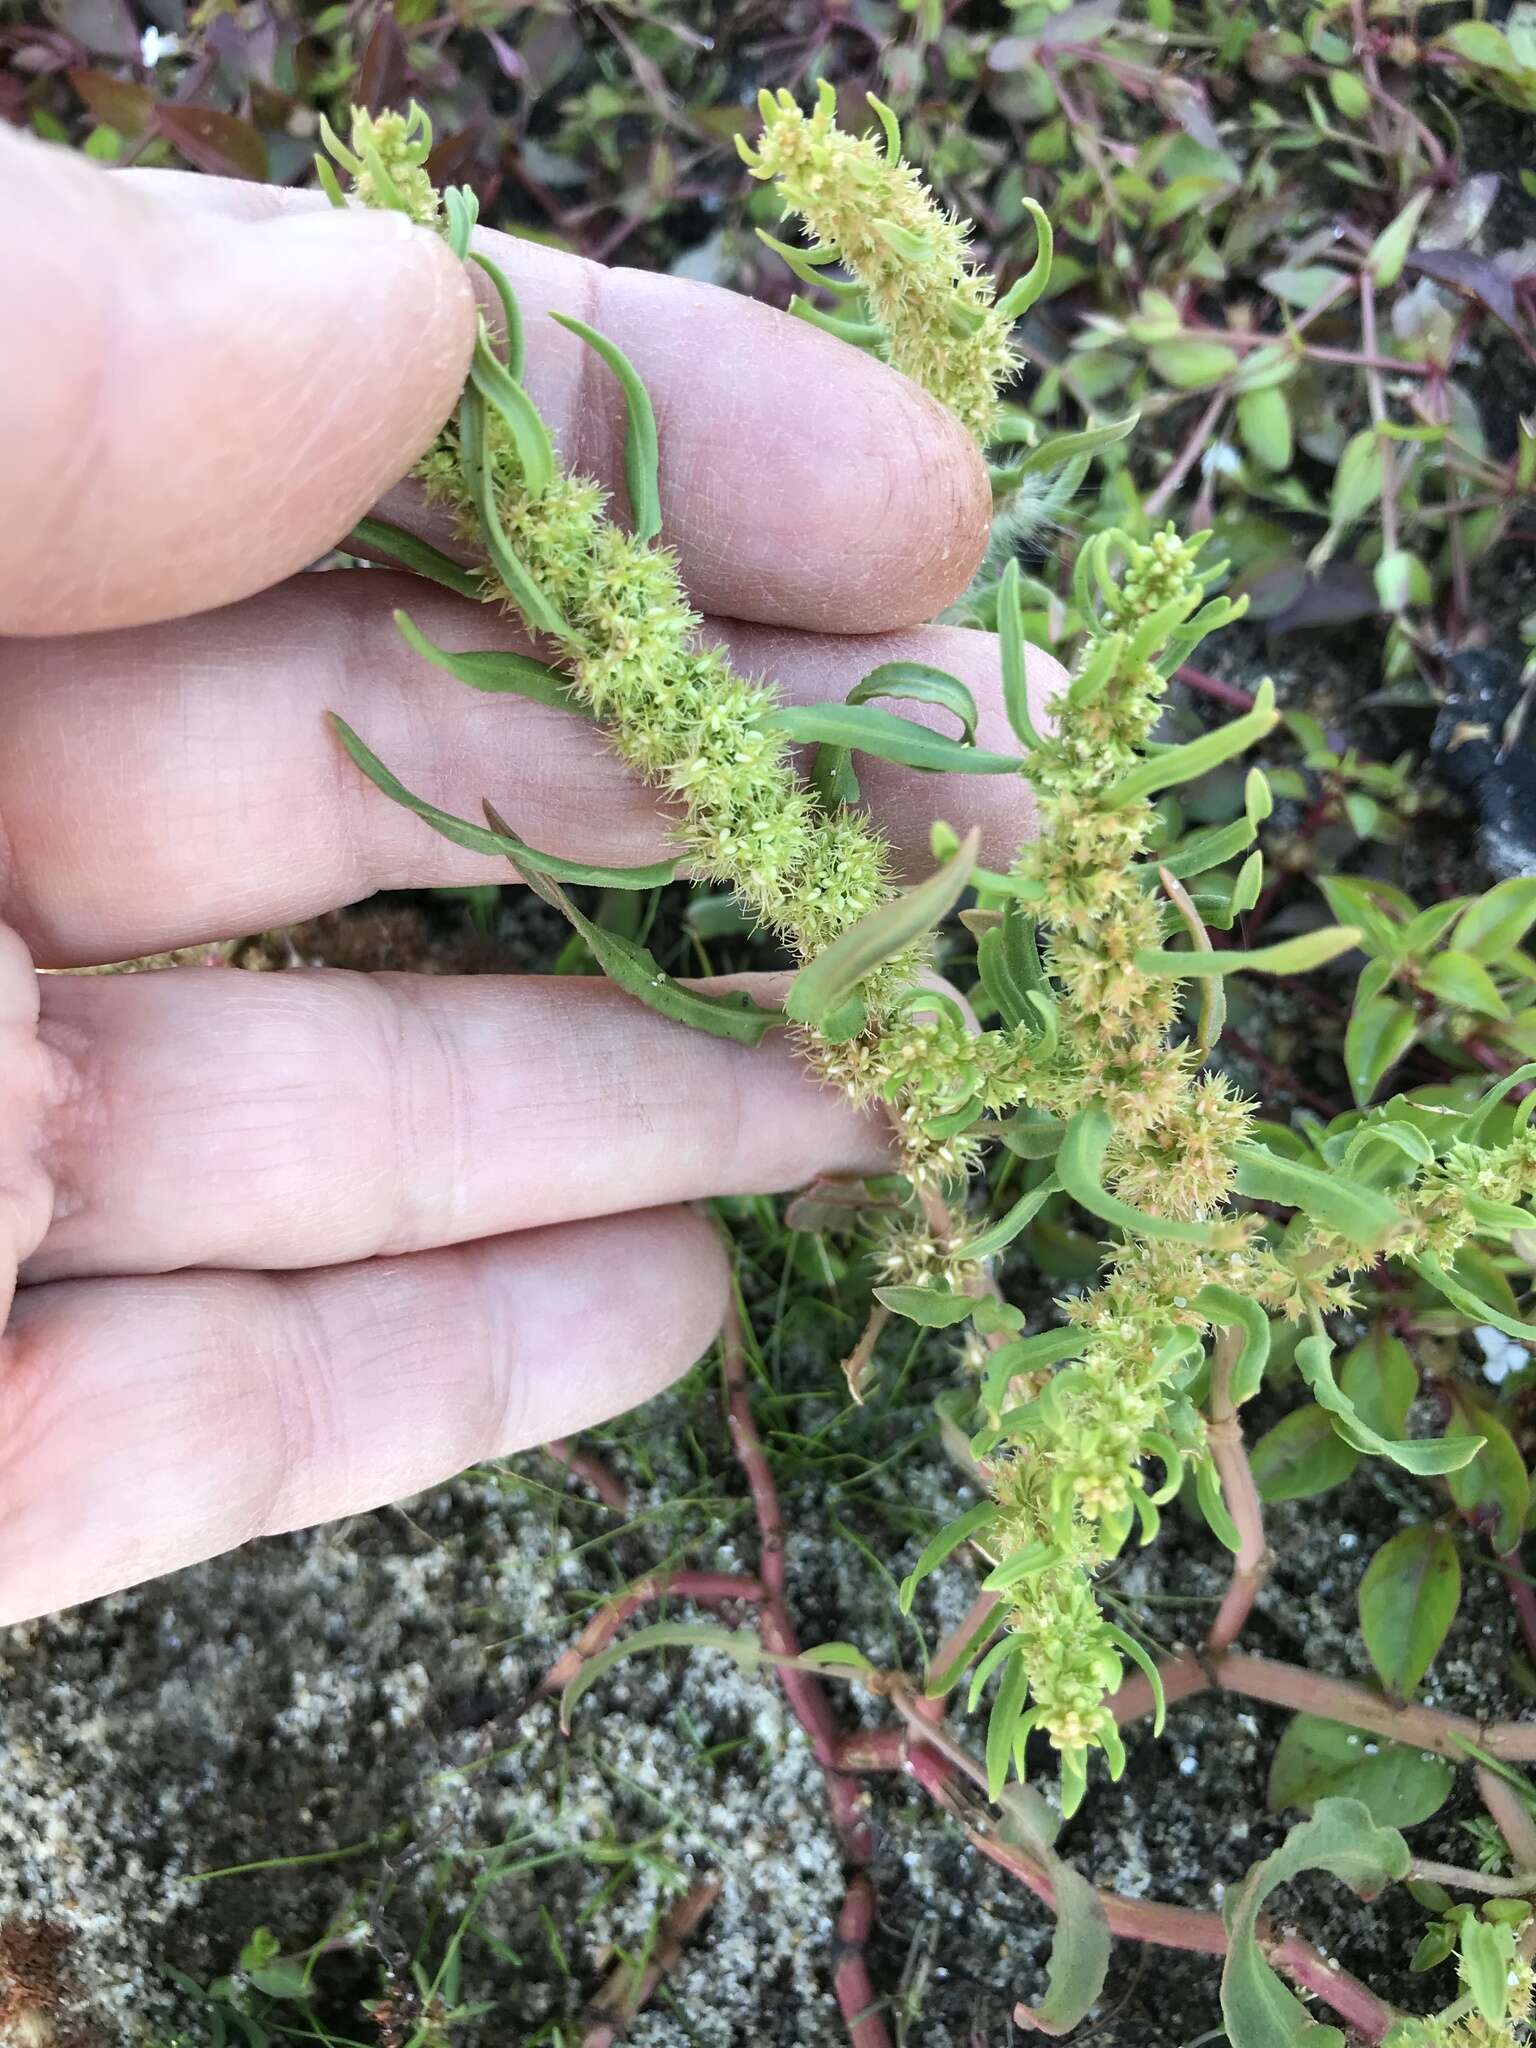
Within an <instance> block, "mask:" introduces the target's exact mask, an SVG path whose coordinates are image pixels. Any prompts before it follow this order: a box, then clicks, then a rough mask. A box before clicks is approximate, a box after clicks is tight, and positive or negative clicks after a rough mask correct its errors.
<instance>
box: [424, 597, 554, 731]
mask: <svg viewBox="0 0 1536 2048" xmlns="http://www.w3.org/2000/svg"><path fill="white" fill-rule="evenodd" d="M395 626H396V628H397V630H398V631H399V634H400V637H401V639H402V640H403V641H404V642H405V644H406V646H407V647H412V648H414V649H415V650H416V652H417V653H418V654H419V655H421V656H423V657H424V659H426V660H427V661H430V662H431V663H432V664H433V666H434V667H435V668H440V669H444V670H446V672H447V673H448V674H449V675H451V676H453V677H455V678H456V679H457V680H458V681H459V682H461V683H467V684H468V685H469V687H470V689H472V690H484V691H487V692H488V693H490V694H491V695H496V696H503V695H504V696H511V697H526V698H528V699H529V701H530V702H532V703H534V704H548V705H550V706H552V707H553V709H555V710H556V711H572V712H574V713H575V714H576V716H577V717H578V718H591V717H592V716H593V713H592V710H591V708H590V706H588V705H587V704H585V703H583V702H582V700H581V698H580V697H578V696H577V695H576V693H575V691H574V690H573V689H572V688H571V683H570V678H569V677H568V676H563V675H561V673H560V671H559V669H557V668H551V667H550V666H549V664H548V663H547V662H543V661H535V660H534V658H533V656H532V655H531V654H511V653H507V652H505V651H503V650H501V649H499V648H497V649H489V650H487V651H486V652H485V653H482V654H455V653H452V652H450V650H449V649H448V648H446V647H439V646H438V645H437V643H436V641H435V640H429V639H428V638H427V636H426V634H425V633H423V632H422V630H421V628H420V627H419V626H418V625H417V624H416V622H415V620H414V619H413V618H412V617H411V615H410V613H409V612H404V611H397V612H396V613H395Z"/></svg>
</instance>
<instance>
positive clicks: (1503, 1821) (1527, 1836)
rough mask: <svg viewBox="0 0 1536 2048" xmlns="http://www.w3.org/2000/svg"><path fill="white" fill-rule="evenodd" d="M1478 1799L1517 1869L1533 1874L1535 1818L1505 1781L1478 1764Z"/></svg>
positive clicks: (1535, 1857)
mask: <svg viewBox="0 0 1536 2048" xmlns="http://www.w3.org/2000/svg"><path fill="white" fill-rule="evenodd" d="M1476 1777H1477V1796H1478V1797H1479V1799H1481V1800H1482V1802H1483V1804H1484V1806H1485V1807H1487V1809H1488V1815H1489V1818H1490V1819H1491V1820H1492V1822H1493V1824H1494V1826H1495V1827H1496V1828H1497V1829H1498V1831H1499V1833H1500V1834H1501V1835H1502V1836H1503V1837H1504V1839H1505V1841H1506V1842H1507V1843H1508V1844H1509V1849H1510V1854H1511V1855H1512V1856H1513V1858H1514V1860H1515V1864H1516V1866H1517V1868H1519V1869H1521V1870H1536V1818H1533V1816H1532V1814H1531V1810H1530V1808H1529V1807H1528V1806H1527V1805H1526V1803H1525V1801H1524V1800H1523V1799H1522V1798H1521V1797H1520V1795H1519V1793H1518V1792H1516V1790H1515V1788H1514V1786H1513V1785H1511V1784H1510V1783H1509V1781H1508V1779H1506V1778H1501V1777H1500V1776H1499V1774H1498V1772H1497V1771H1490V1770H1489V1769H1488V1766H1487V1765H1486V1764H1479V1765H1478V1767H1477V1772H1476Z"/></svg>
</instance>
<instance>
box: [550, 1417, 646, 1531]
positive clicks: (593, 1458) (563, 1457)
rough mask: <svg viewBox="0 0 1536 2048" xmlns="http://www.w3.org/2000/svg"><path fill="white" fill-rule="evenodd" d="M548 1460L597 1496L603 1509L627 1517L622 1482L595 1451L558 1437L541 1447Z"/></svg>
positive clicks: (627, 1506)
mask: <svg viewBox="0 0 1536 2048" xmlns="http://www.w3.org/2000/svg"><path fill="white" fill-rule="evenodd" d="M544 1448H545V1450H546V1451H547V1452H548V1453H549V1455H550V1457H552V1458H556V1459H558V1460H559V1462H560V1463H561V1464H562V1465H563V1466H564V1467H565V1469H566V1471H567V1472H569V1473H570V1475H571V1477H572V1478H573V1479H579V1480H580V1481H581V1482H582V1484H583V1485H584V1486H588V1487H590V1488H591V1489H592V1491H593V1492H594V1493H595V1494H596V1495H597V1497H598V1499H599V1500H600V1501H601V1502H602V1504H603V1506H604V1507H605V1508H612V1509H613V1512H614V1513H615V1514H616V1515H627V1514H628V1513H629V1495H628V1493H627V1492H626V1491H625V1489H624V1482H623V1481H622V1480H621V1479H619V1478H618V1477H617V1476H616V1475H615V1474H614V1473H612V1472H610V1471H609V1469H608V1467H607V1466H606V1465H605V1464H604V1463H603V1461H602V1459H601V1458H600V1457H599V1456H598V1455H597V1453H596V1451H584V1450H583V1449H582V1448H581V1446H580V1444H578V1443H577V1442H576V1441H575V1439H574V1438H573V1437H568V1436H557V1437H556V1438H555V1439H554V1441H553V1442H552V1443H547V1444H546V1445H545V1446H544Z"/></svg>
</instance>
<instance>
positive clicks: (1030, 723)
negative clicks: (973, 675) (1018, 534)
mask: <svg viewBox="0 0 1536 2048" xmlns="http://www.w3.org/2000/svg"><path fill="white" fill-rule="evenodd" d="M1019 576H1020V571H1019V565H1018V562H1017V560H1016V559H1013V560H1010V561H1009V563H1008V566H1007V568H1006V569H1004V571H1003V575H1002V581H1001V582H1000V583H999V585H998V590H997V633H998V647H999V652H1000V653H1001V656H1002V664H1003V709H1004V710H1005V711H1006V712H1007V713H1008V723H1009V724H1010V725H1011V726H1012V727H1013V731H1014V736H1015V738H1016V739H1017V740H1018V742H1019V745H1020V746H1022V747H1038V746H1039V745H1040V735H1039V733H1038V732H1036V730H1035V721H1034V719H1033V718H1032V717H1031V715H1030V709H1029V669H1028V657H1027V656H1026V654H1025V651H1024V650H1025V641H1024V600H1023V597H1022V595H1021V594H1020V590H1019Z"/></svg>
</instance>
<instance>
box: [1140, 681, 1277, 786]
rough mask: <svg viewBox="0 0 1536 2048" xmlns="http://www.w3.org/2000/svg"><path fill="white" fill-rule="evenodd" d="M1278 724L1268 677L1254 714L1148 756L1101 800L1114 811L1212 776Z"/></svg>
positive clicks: (1257, 699) (1262, 684)
mask: <svg viewBox="0 0 1536 2048" xmlns="http://www.w3.org/2000/svg"><path fill="white" fill-rule="evenodd" d="M1279 723H1280V714H1279V712H1278V711H1276V709H1275V686H1274V684H1273V683H1272V682H1271V681H1270V680H1269V679H1268V677H1266V678H1265V679H1264V681H1263V682H1262V683H1260V685H1259V688H1258V691H1257V694H1256V695H1255V697H1254V704H1253V709H1252V710H1251V711H1245V712H1244V713H1243V715H1242V717H1241V718H1233V719H1230V720H1229V721H1228V722H1227V724H1225V725H1219V726H1217V727H1216V729H1215V730H1214V731H1213V732H1207V733H1202V734H1201V735H1200V737H1199V739H1197V740H1188V741H1186V742H1185V744H1184V745H1183V746H1181V747H1169V748H1168V749H1167V750H1166V751H1165V752H1163V753H1160V754H1149V755H1148V756H1147V758H1146V759H1145V760H1143V761H1138V762H1137V764H1136V766H1135V767H1134V768H1132V769H1130V770H1129V771H1128V772H1127V773H1126V774H1125V775H1122V776H1121V778H1120V780H1119V781H1118V782H1117V783H1116V784H1115V785H1114V787H1113V788H1112V789H1109V790H1107V791H1106V792H1105V794H1104V797H1103V798H1102V801H1103V803H1104V804H1105V805H1106V806H1109V807H1111V808H1113V807H1116V806H1118V805H1121V804H1129V803H1134V802H1136V801H1137V800H1138V799H1139V798H1141V797H1148V796H1155V795H1156V794H1157V792H1158V791H1159V790H1160V789H1173V788H1175V787H1176V786H1177V785H1178V784H1180V783H1183V782H1193V781H1194V780H1195V778H1196V777H1197V776H1200V775H1207V774H1209V772H1210V771H1211V769H1213V768H1219V767H1220V766H1221V764H1222V762H1223V761H1230V760H1231V759H1232V758H1233V757H1234V756H1235V755H1237V754H1241V753H1243V752H1245V751H1246V749H1247V748H1249V747H1251V746H1254V745H1255V744H1256V743H1257V742H1258V741H1259V740H1261V739H1263V738H1264V737H1265V736H1266V735H1267V734H1269V733H1271V732H1273V731H1274V729H1275V727H1276V726H1277V725H1278V724H1279Z"/></svg>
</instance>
